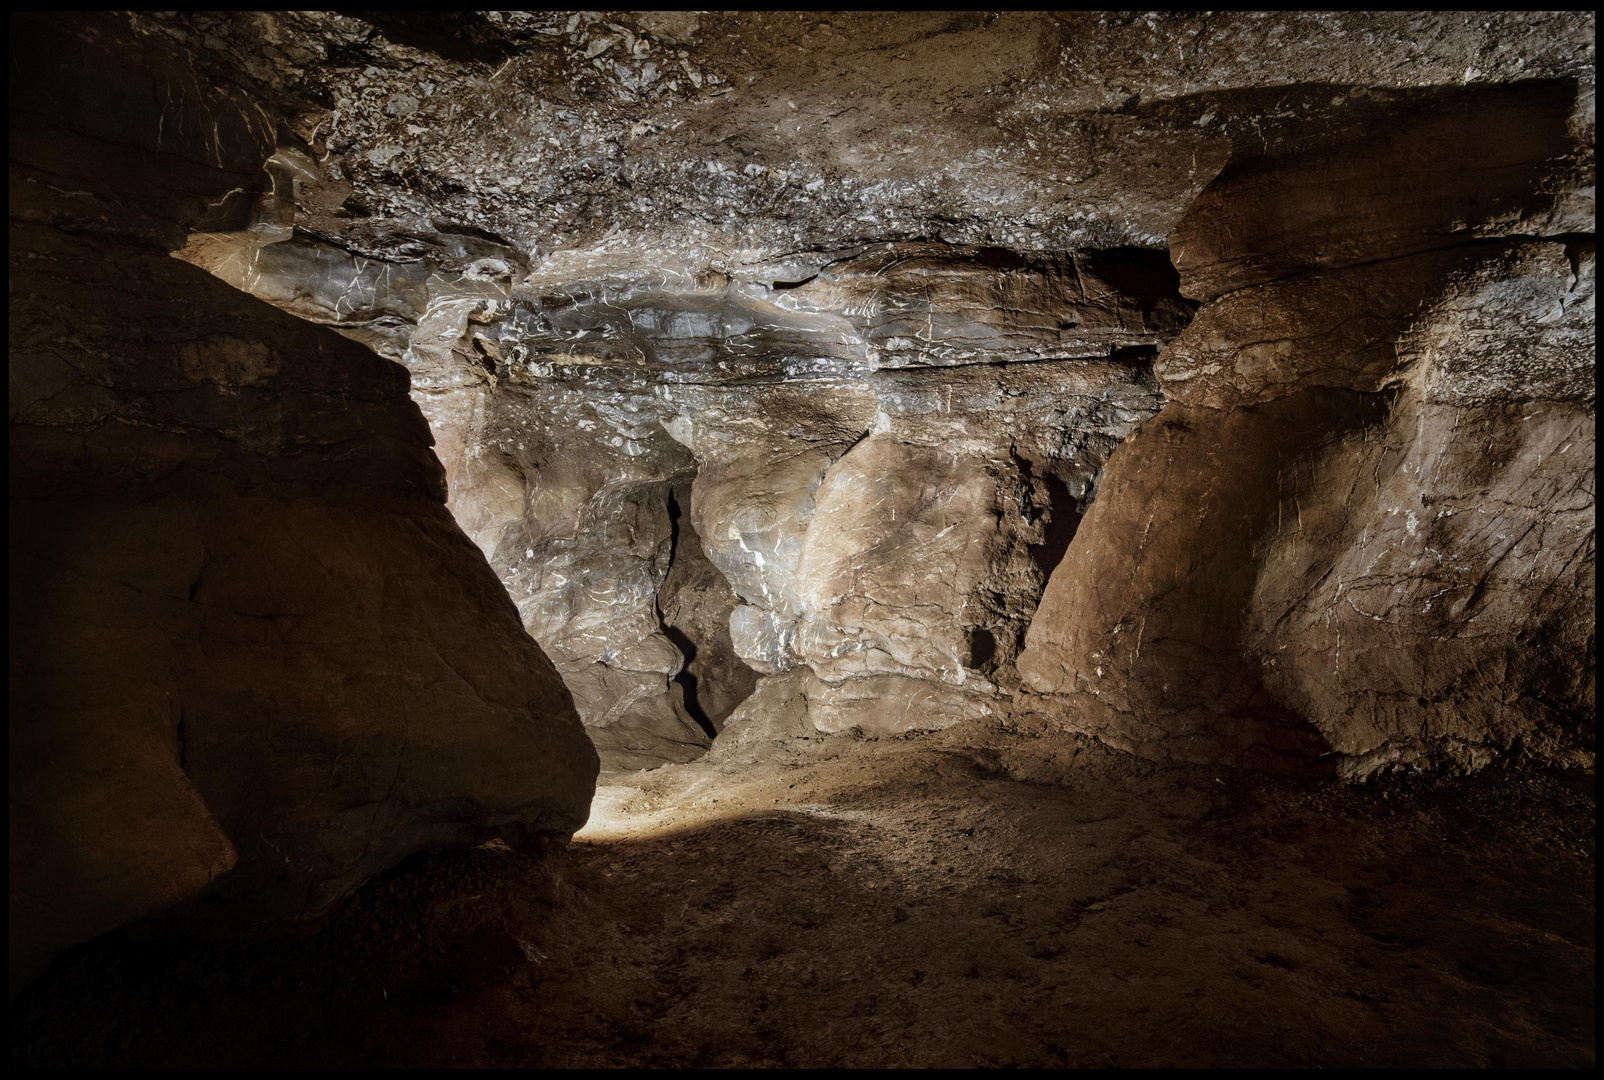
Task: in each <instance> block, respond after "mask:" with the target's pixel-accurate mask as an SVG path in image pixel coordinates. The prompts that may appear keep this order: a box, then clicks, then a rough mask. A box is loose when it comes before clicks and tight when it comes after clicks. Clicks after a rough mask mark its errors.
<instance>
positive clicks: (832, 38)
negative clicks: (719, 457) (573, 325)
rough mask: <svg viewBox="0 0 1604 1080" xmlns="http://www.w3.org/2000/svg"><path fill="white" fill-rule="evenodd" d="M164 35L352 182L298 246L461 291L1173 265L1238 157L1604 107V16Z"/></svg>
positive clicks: (763, 18) (584, 23)
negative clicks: (310, 240)
mask: <svg viewBox="0 0 1604 1080" xmlns="http://www.w3.org/2000/svg"><path fill="white" fill-rule="evenodd" d="M136 22H137V25H139V26H140V27H141V28H144V29H148V30H149V32H151V33H152V34H155V35H161V36H163V37H166V38H169V39H171V40H176V41H178V42H181V43H182V44H183V46H184V47H185V48H187V49H189V50H190V51H191V52H192V53H193V55H194V56H195V60H196V63H197V65H199V66H200V67H201V68H202V69H203V70H204V71H206V72H207V73H208V74H209V75H210V76H211V77H212V78H213V79H215V80H216V81H218V82H220V83H227V84H238V85H241V86H244V87H246V88H248V89H249V91H250V92H251V93H252V95H253V97H254V98H255V99H256V100H258V101H264V102H268V101H271V102H274V103H278V104H279V106H280V108H281V109H282V110H283V112H284V114H285V116H286V120H287V122H288V125H289V126H290V127H292V128H293V130H294V131H295V133H296V135H297V136H299V137H300V138H301V139H303V140H304V147H305V150H306V152H307V153H309V154H310V155H311V156H312V157H314V158H317V159H319V160H321V161H322V162H323V169H324V171H323V178H322V180H321V181H319V182H318V183H317V184H314V185H309V188H308V190H309V195H308V198H307V199H306V200H305V204H306V205H305V211H306V213H305V214H304V215H303V216H298V218H297V223H298V224H301V225H302V227H304V228H306V229H307V230H308V231H310V232H312V233H315V234H316V235H318V236H321V237H323V238H325V239H329V240H333V241H336V242H338V243H340V244H342V245H343V246H346V247H348V248H350V249H351V250H354V251H359V252H362V253H364V254H368V255H384V256H387V257H390V258H395V257H403V258H420V257H422V258H428V259H430V260H431V261H433V262H435V263H436V265H443V266H446V265H448V266H450V267H451V268H452V269H463V268H466V267H468V266H469V265H471V264H472V263H474V262H476V261H477V260H480V259H499V260H503V261H505V262H507V263H509V264H514V265H517V264H520V263H524V264H527V265H528V266H529V267H530V268H538V267H537V264H540V265H547V264H551V263H553V262H554V261H555V264H556V265H563V264H564V263H566V264H568V265H570V266H573V267H576V268H578V267H583V265H584V264H585V263H586V262H587V261H589V260H591V259H593V258H594V257H597V256H606V257H608V258H615V259H616V258H622V259H624V260H625V261H636V260H637V259H638V260H640V261H643V262H646V263H654V262H655V263H660V262H663V261H689V262H691V263H699V262H705V261H712V262H726V261H727V262H729V263H731V264H735V263H746V262H748V261H751V260H752V259H755V258H772V257H775V256H781V255H785V254H787V253H791V252H798V251H801V252H811V251H828V250H832V249H837V248H842V247H850V246H852V245H854V244H861V243H865V242H867V243H874V242H880V241H885V240H893V239H911V238H914V237H927V238H928V237H937V236H939V237H940V238H942V239H943V240H947V241H949V242H957V243H972V244H986V243H995V244H1000V245H1003V246H1006V247H1011V248H1016V249H1034V250H1058V251H1064V250H1071V249H1075V248H1082V247H1116V246H1120V245H1125V244H1135V245H1139V246H1149V247H1157V246H1162V245H1163V244H1164V242H1165V239H1166V238H1167V237H1168V235H1169V233H1170V231H1171V230H1172V229H1173V228H1174V227H1175V225H1176V223H1177V222H1178V221H1179V220H1180V218H1181V216H1182V214H1183V213H1184V211H1185V209H1186V206H1187V204H1188V203H1189V202H1190V201H1191V200H1192V199H1193V198H1194V197H1195V196H1196V195H1197V193H1198V192H1199V191H1200V190H1201V189H1202V188H1203V187H1204V186H1205V185H1206V184H1208V183H1209V181H1210V180H1211V179H1212V178H1213V177H1214V175H1215V173H1217V172H1218V171H1219V170H1220V168H1221V167H1222V166H1223V165H1225V164H1226V162H1227V161H1228V160H1230V158H1231V157H1232V156H1233V155H1241V154H1243V153H1249V152H1257V153H1262V152H1264V151H1266V150H1268V149H1269V148H1271V147H1272V146H1275V145H1277V143H1278V142H1279V143H1280V145H1282V146H1283V147H1284V146H1286V145H1288V144H1289V143H1291V142H1296V141H1299V140H1302V141H1304V142H1308V141H1310V140H1311V139H1313V140H1321V139H1325V138H1327V137H1329V136H1330V134H1331V133H1332V132H1333V131H1335V130H1339V129H1342V128H1347V129H1348V130H1350V131H1353V132H1355V133H1356V134H1357V133H1359V132H1362V131H1363V130H1364V129H1365V127H1366V117H1367V116H1370V115H1372V114H1373V113H1375V112H1377V111H1380V112H1382V113H1386V112H1388V111H1391V110H1392V109H1393V108H1394V107H1395V100H1394V99H1393V98H1392V95H1398V96H1407V95H1409V94H1413V93H1416V92H1417V91H1419V90H1420V88H1432V87H1466V86H1469V87H1472V88H1475V87H1478V86H1481V85H1484V84H1499V83H1505V82H1510V81H1514V80H1536V79H1573V80H1574V79H1579V80H1582V81H1583V82H1587V83H1591V81H1592V79H1593V74H1592V73H1593V63H1594V53H1593V48H1594V46H1593V23H1592V20H1591V18H1590V17H1587V16H1584V15H1580V14H1578V13H1566V12H1547V13H1536V14H1531V13H1526V12H1520V13H1514V12H1502V13H1500V12H1483V13H1469V12H1307V13H1305V12H1209V13H1189V12H1177V13H1168V14H1166V13H1106V12H1105V13H1097V12H1092V13H1063V14H1061V15H1054V14H1052V13H1048V12H895V13H888V12H831V13H822V12H698V13H691V12H637V13H628V12H610V13H602V12H574V13H558V12H550V13H546V12H524V13H519V12H480V13H473V12H464V13H452V14H449V15H447V14H435V15H408V14H389V15H378V14H371V13H370V14H369V15H368V16H365V17H359V16H356V15H341V14H335V13H331V12H291V13H262V12H253V13H241V14H231V13H209V12H196V13H171V14H162V15H141V16H137V17H136ZM1376 91H1380V96H1381V98H1382V99H1383V100H1382V101H1380V102H1377V101H1374V100H1372V99H1371V98H1370V97H1369V96H1368V95H1369V94H1371V93H1374V92H1376ZM313 189H315V194H312V193H310V192H311V191H312V190H313ZM725 268H726V269H730V268H731V267H730V266H726V267H725ZM582 272H583V270H582V269H577V270H575V271H574V272H572V273H570V276H577V274H578V273H582Z"/></svg>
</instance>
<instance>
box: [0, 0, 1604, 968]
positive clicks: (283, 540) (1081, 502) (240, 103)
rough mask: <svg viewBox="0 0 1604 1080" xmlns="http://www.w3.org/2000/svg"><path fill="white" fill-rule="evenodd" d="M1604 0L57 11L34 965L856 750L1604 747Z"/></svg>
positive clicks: (25, 672) (16, 50)
mask: <svg viewBox="0 0 1604 1080" xmlns="http://www.w3.org/2000/svg"><path fill="white" fill-rule="evenodd" d="M1593 25H1594V24H1593V17H1592V16H1591V15H1590V14H1587V13H1576V12H1549V13H1481V14H1473V13H1455V12H1415V13H1389V12H1354V13H1345V12H1327V13H1283V12H1226V13H1220V12H1215V13H1170V14H1163V13H1149V14H1130V13H1125V14H1120V13H1057V14H1053V13H1042V12H973V13H969V12H934V13H931V12H925V13H797V12H747V13H741V12H695V13H693V12H634V13H625V12H613V13H602V12H565V13H557V12H433V13H404V12H403V13H377V12H367V13H336V12H277V13H266V12H254V13H206V12H151V13H120V14H90V15H75V16H42V15H24V16H18V17H16V18H15V20H14V23H13V33H12V35H11V37H12V43H13V44H12V65H11V79H12V141H11V147H12V165H11V168H12V183H11V207H12V210H11V213H12V236H13V239H12V264H13V269H12V290H13V292H12V295H13V300H12V367H11V377H12V384H11V386H12V392H11V403H12V405H11V408H12V489H13V510H12V520H13V525H12V536H13V571H12V573H13V595H14V600H13V608H12V639H13V649H12V663H13V679H12V687H13V689H12V713H13V721H12V750H13V752H12V758H13V774H12V775H13V780H12V783H13V792H14V801H15V803H16V808H15V809H14V811H13V826H12V827H13V842H12V849H13V875H12V877H13V883H14V890H20V891H15V892H14V896H13V912H14V934H15V933H18V931H16V930H15V927H16V926H18V925H20V926H22V927H23V929H22V930H21V931H20V933H21V937H20V938H14V946H13V955H14V956H18V957H22V958H23V959H22V961H21V967H20V968H19V969H16V970H19V971H20V972H21V973H22V976H23V977H26V975H27V973H28V972H29V971H32V970H36V969H37V967H38V965H39V964H41V963H43V962H45V960H47V959H48V957H49V956H50V955H52V954H53V953H54V952H56V951H58V950H59V949H61V948H63V947H66V946H68V945H70V944H72V943H73V942H76V941H79V940H83V939H84V938H85V937H86V936H88V935H91V934H93V933H96V932H99V931H101V930H104V929H107V928H110V927H113V926H116V925H119V924H121V923H123V922H125V921H127V920H129V919H133V918H136V917H139V916H141V915H143V914H146V913H149V912H151V911H154V910H157V909H159V908H162V907H164V906H166V905H171V904H174V903H179V902H182V901H184V900H185V899H186V898H191V897H194V896H197V895H201V894H208V895H216V896H221V897H228V898H232V899H233V900H234V901H235V903H236V905H237V906H238V907H239V908H240V909H241V910H247V909H248V910H251V911H255V912H257V913H266V914H274V915H281V914H285V913H291V914H300V913H305V912H311V911H315V910H318V909H319V908H320V907H321V906H324V905H326V904H328V903H330V902H332V901H333V900H334V899H335V898H337V897H338V896H339V895H340V894H341V893H342V892H343V891H345V890H347V889H348V888H349V887H350V886H351V885H352V884H353V883H354V882H356V881H358V880H360V879H361V878H362V877H363V876H364V875H366V874H369V873H372V872H373V871H375V870H377V869H379V868H382V867H384V866H387V865H390V864H392V863H393V862H395V861H396V860H397V859H399V858H401V857H402V856H403V855H405V854H406V853H408V852H410V851H413V850H419V849H421V848H424V847H428V846H435V845H439V844H445V843H469V842H476V841H479V840H483V839H485V838H488V837H491V836H495V835H503V836H506V837H507V838H509V839H512V840H514V841H522V840H526V839H531V838H533V837H534V836H537V835H557V836H561V835H564V834H566V833H569V832H571V831H572V830H573V828H575V827H576V826H577V825H578V824H579V823H580V822H581V821H582V820H583V818H584V815H585V812H586V811H585V807H586V804H587V801H588V799H589V797H590V792H591V788H592V784H593V780H594V777H595V775H596V771H597V769H598V762H599V766H600V767H602V768H607V769H612V770H625V769H644V768H655V767H659V766H662V765H664V764H667V763H675V762H685V761H689V760H691V759H693V758H695V757H698V756H699V755H702V754H704V753H707V752H709V750H710V748H711V749H712V751H713V752H714V753H716V754H723V755H728V756H730V757H731V760H735V759H736V758H737V757H740V759H741V760H746V758H745V757H743V756H742V755H760V754H762V753H764V752H766V751H767V750H769V749H772V745H773V743H774V742H775V741H776V740H784V739H789V738H795V737H808V738H812V737H816V736H819V735H821V734H822V733H828V732H842V731H857V732H859V733H861V734H863V735H866V736H875V735H900V734H903V733H907V732H911V731H917V730H926V729H931V728H937V727H947V726H953V725H960V724H966V723H967V724H987V723H997V722H1013V721H1014V720H1017V719H1019V718H1022V717H1024V716H1027V715H1029V716H1034V717H1036V718H1038V719H1040V720H1041V721H1042V723H1041V724H1040V725H1039V727H1040V729H1041V730H1043V731H1047V732H1051V731H1055V730H1056V731H1061V730H1064V729H1072V730H1076V731H1082V732H1090V733H1093V734H1095V735H1097V736H1098V737H1099V738H1101V739H1104V740H1105V741H1107V742H1109V743H1111V744H1113V745H1115V746H1119V747H1122V748H1125V749H1128V750H1131V751H1134V752H1137V753H1141V754H1145V755H1148V756H1151V757H1158V758H1167V759H1180V760H1191V761H1201V762H1209V763H1214V764H1238V765H1251V766H1264V767H1274V768H1288V769H1293V770H1307V769H1334V770H1336V771H1338V772H1341V773H1343V774H1344V775H1347V776H1349V777H1355V778H1362V777H1365V776H1368V775H1370V774H1372V773H1374V772H1375V771H1376V770H1378V769H1384V768H1395V767H1396V768H1410V769H1426V770H1464V769H1474V768H1478V767H1480V766H1482V765H1485V764H1486V763H1488V762H1490V761H1493V760H1497V759H1501V758H1502V759H1507V760H1509V761H1512V762H1526V763H1532V762H1537V763H1547V764H1562V765H1579V766H1589V765H1590V763H1591V761H1592V747H1593V728H1592V712H1593V708H1594V676H1593V668H1594V662H1595V656H1596V652H1595V650H1596V644H1595V633H1594V622H1593V615H1592V608H1593V603H1594V596H1595V586H1594V579H1593V564H1594V555H1595V548H1594V524H1593V515H1594V504H1593V485H1594V481H1593V446H1594V434H1593V412H1594V400H1595V399H1594V390H1593V386H1594V361H1593V353H1594V347H1595V329H1594V307H1595V292H1594V288H1595V286H1594V280H1595V269H1594V268H1595V255H1594V251H1595V249H1594V241H1593V235H1592V234H1593V231H1594V224H1593V221H1594V209H1593V185H1594V170H1595V166H1594V157H1595V151H1594V106H1593V101H1594V90H1593V80H1594V74H1593V71H1594V56H1593ZM431 446H432V450H431ZM19 763H21V764H19ZM63 837H71V838H75V839H71V840H70V841H69V840H63V839H62V838H63ZM19 867H20V868H21V869H20V871H19ZM58 896H70V898H71V900H70V902H57V901H56V899H55V898H56V897H58ZM19 912H21V913H22V915H21V916H19V915H18V914H17V913H19ZM19 918H20V920H21V921H20V922H19V921H18V920H19ZM17 940H20V941H22V943H23V944H22V945H20V946H19V945H17V944H15V942H16V941H17Z"/></svg>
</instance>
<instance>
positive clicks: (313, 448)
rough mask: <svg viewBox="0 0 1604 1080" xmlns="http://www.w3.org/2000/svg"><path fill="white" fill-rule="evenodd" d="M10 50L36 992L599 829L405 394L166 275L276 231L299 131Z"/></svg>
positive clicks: (28, 39)
mask: <svg viewBox="0 0 1604 1080" xmlns="http://www.w3.org/2000/svg"><path fill="white" fill-rule="evenodd" d="M11 30H12V34H11V39H10V56H11V109H12V113H11V123H12V143H11V164H10V168H11V173H10V181H11V182H10V210H11V222H10V229H11V232H10V260H11V277H10V283H11V308H10V313H11V323H10V378H11V382H10V397H9V403H10V416H11V426H10V457H9V468H10V472H9V477H10V491H11V503H10V536H11V578H10V588H11V613H10V618H11V622H10V640H11V646H10V649H11V682H10V697H9V714H10V715H9V731H10V744H9V746H10V766H9V768H10V771H9V783H10V793H11V816H10V866H9V870H10V877H9V880H10V893H9V896H10V905H11V920H10V951H11V987H12V992H13V994H14V993H15V992H16V991H17V989H18V988H19V987H20V986H21V985H23V984H24V983H25V982H26V981H27V980H29V979H30V978H32V977H33V976H34V975H36V974H37V973H38V972H39V971H40V970H41V969H42V968H43V966H44V965H45V964H47V963H48V962H49V961H50V959H51V958H52V957H53V956H54V955H56V954H57V953H59V952H60V951H61V950H63V949H65V948H67V947H70V946H72V945H75V944H77V943H79V942H82V941H84V940H87V939H88V938H90V937H92V936H94V935H96V934H99V933H102V932H104V931H106V930H110V929H113V928H115V927H117V926H119V925H122V924H124V923H127V922H129V921H130V920H133V919H136V918H139V917H141V916H145V915H148V914H151V913H154V912H158V911H163V910H166V909H169V908H171V907H172V906H173V905H175V904H179V903H181V902H184V901H188V900H192V899H194V898H196V897H200V896H205V897H208V898H210V899H209V900H208V903H209V904H210V905H211V907H212V908H213V909H214V910H221V909H223V908H226V909H227V910H228V911H229V913H230V915H229V917H231V918H237V917H249V918H260V917H271V918H297V917H303V916H308V915H313V914H316V913H317V912H319V911H321V910H324V909H326V908H327V907H328V906H329V905H330V904H331V903H332V902H334V901H336V900H338V899H339V898H340V897H341V896H342V895H344V894H345V893H347V892H349V891H350V890H351V889H352V888H354V887H355V886H356V885H357V884H359V883H360V882H361V881H362V880H363V879H364V878H365V877H367V876H368V875H371V874H373V873H375V872H377V871H379V870H382V869H384V868H386V867H389V866H392V865H394V864H395V863H396V862H398V861H399V860H401V859H402V858H403V857H405V856H406V855H408V854H411V853H413V852H416V851H419V850H424V849H427V848H432V847H438V846H441V845H447V844H471V843H477V842H481V841H483V840H486V839H490V838H493V837H503V838H505V839H507V840H509V841H511V842H513V843H524V842H527V841H530V840H533V839H536V838H539V837H550V836H555V837H566V836H567V835H569V834H571V833H572V832H573V831H574V830H575V829H577V828H578V827H579V826H580V825H582V824H583V822H584V821H585V818H586V816H587V814H588V807H589V801H590V797H591V794H592V791H593V787H594V778H595V775H596V768H597V763H596V756H595V751H594V749H593V748H592V746H591V744H590V742H589V740H588V739H587V738H586V736H585V734H584V731H583V728H582V727H581V725H580V723H579V720H578V717H577V716H576V715H575V713H574V711H573V708H572V706H571V703H570V698H569V696H568V693H567V691H566V690H565V688H564V686H563V684H562V682H561V680H560V678H559V677H558V675H557V673H556V671H555V670H554V669H553V667H552V665H551V663H550V661H548V660H547V659H546V658H545V656H544V655H542V654H541V652H540V651H539V649H538V648H536V647H535V645H534V644H533V643H532V642H531V641H530V640H529V639H528V637H527V636H526V635H525V634H524V632H523V630H522V627H521V626H520V625H519V620H518V618H517V614H516V611H515V609H514V607H513V605H512V604H511V602H510V601H509V599H508V597H507V594H506V592H505V590H504V589H503V588H502V587H501V585H500V583H499V582H498V581H497V579H496V577H495V575H494V573H492V572H491V570H490V569H489V568H488V567H487V566H486V565H485V562H484V559H483V557H482V556H481V555H480V553H479V552H478V551H476V550H475V548H474V546H473V544H472V543H471V542H470V541H469V540H468V539H467V537H465V536H464V535H463V533H462V531H461V530H460V529H459V528H458V526H457V525H456V523H455V521H454V520H453V519H452V517H451V516H450V514H449V512H448V511H447V509H446V508H445V506H444V505H443V503H444V498H445V485H444V477H443V475H442V471H441V468H440V465H439V462H438V461H437V460H436V459H435V457H434V455H433V453H432V452H431V450H430V445H431V441H432V440H431V437H430V433H429V429H428V427H427V425H426V423H425V421H424V419H423V417H422V416H421V415H420V414H419V412H418V409H417V407H416V406H415V405H414V404H413V402H412V401H411V400H410V398H409V396H408V381H407V377H406V373H405V372H404V371H403V370H402V369H400V368H397V367H396V366H395V365H393V364H392V363H390V362H388V361H386V360H383V359H381V358H380V357H378V356H376V355H374V353H373V352H372V351H371V350H369V349H367V348H364V347H362V346H360V345H357V344H355V343H353V342H350V341H348V340H346V339H345V338H343V337H341V336H340V335H338V334H336V333H334V332H332V331H330V330H327V329H324V328H321V327H316V326H312V325H310V324H308V323H307V322H305V321H303V320H302V319H299V318H296V317H294V316H292V315H289V314H286V313H284V312H282V311H280V310H278V309H277V308H275V307H274V306H272V305H269V304H267V303H264V302H262V301H260V300H257V299H254V298H252V297H249V296H247V295H245V294H243V293H242V292H240V291H238V290H236V289H234V288H232V287H230V286H228V285H226V284H224V283H223V282H221V281H219V280H218V279H217V278H215V277H213V276H212V275H209V274H207V273H205V272H204V271H202V270H200V269H198V268H196V267H194V266H192V265H189V264H188V263H185V262H182V261H179V260H175V259H173V258H171V257H169V255H168V252H169V251H170V250H171V249H173V248H176V247H179V246H181V245H182V244H183V243H184V242H185V240H186V237H187V236H188V234H189V233H190V231H191V230H192V229H194V228H196V227H205V226H208V225H224V226H226V225H229V224H231V223H233V222H235V221H237V220H249V219H250V218H251V217H252V216H253V215H255V216H260V215H256V212H255V211H254V210H253V209H252V207H253V206H254V205H255V204H256V203H257V202H259V201H260V200H262V199H267V198H271V185H270V183H268V182H265V180H264V179H263V178H262V177H261V167H262V164H263V161H264V160H265V159H266V158H267V157H268V156H269V155H270V154H272V153H273V150H274V145H273V144H274V140H275V134H274V130H273V125H272V121H271V119H270V118H269V117H268V116H267V115H266V114H265V113H264V112H263V111H262V110H261V109H260V108H258V107H257V106H256V105H255V104H254V103H252V102H251V101H249V100H248V99H247V98H245V97H244V96H242V95H239V94H238V93H235V92H232V91H229V90H228V89H226V88H218V87H214V86H209V85H207V84H206V83H204V82H203V81H201V80H198V79H197V78H196V76H195V75H194V73H193V70H192V67H191V65H190V64H189V63H188V61H187V59H186V58H185V57H184V56H183V55H182V54H181V53H179V52H178V51H177V50H174V49H171V48H168V47H164V46H163V45H162V43H161V42H152V41H147V40H141V39H140V38H139V37H138V36H137V35H133V34H130V33H129V32H128V30H127V27H126V24H125V22H124V21H123V20H121V19H119V18H118V17H115V16H98V15H88V16H84V15H78V16H70V17H51V16H13V19H12V24H11ZM219 900H222V901H227V902H228V903H226V904H222V905H218V904H217V901H219Z"/></svg>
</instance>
